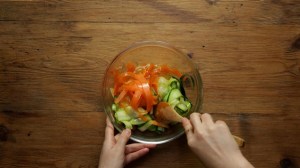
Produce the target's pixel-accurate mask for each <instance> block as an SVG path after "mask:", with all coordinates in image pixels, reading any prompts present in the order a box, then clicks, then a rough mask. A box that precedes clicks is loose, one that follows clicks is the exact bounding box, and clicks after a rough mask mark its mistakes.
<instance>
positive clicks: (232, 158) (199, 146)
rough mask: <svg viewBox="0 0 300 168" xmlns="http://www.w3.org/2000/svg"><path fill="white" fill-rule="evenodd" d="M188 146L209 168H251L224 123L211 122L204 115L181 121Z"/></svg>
mask: <svg viewBox="0 0 300 168" xmlns="http://www.w3.org/2000/svg"><path fill="white" fill-rule="evenodd" d="M182 125H183V127H184V129H185V133H186V136H187V141H188V145H189V147H190V148H191V150H192V151H193V152H194V153H195V154H196V155H197V156H198V157H199V159H200V160H201V161H202V162H203V164H204V165H205V166H206V167H209V168H236V167H243V168H250V167H251V168H253V166H252V165H251V164H250V163H249V162H248V161H247V159H246V158H245V157H244V156H243V154H242V153H241V151H240V149H239V147H238V146H237V144H236V142H235V141H234V138H233V136H232V134H231V133H230V131H229V128H228V126H227V125H226V123H225V122H224V121H216V122H215V123H214V122H213V119H212V117H211V116H210V115H209V114H207V113H205V114H203V115H201V114H200V113H193V114H191V116H190V120H188V119H187V118H183V119H182Z"/></svg>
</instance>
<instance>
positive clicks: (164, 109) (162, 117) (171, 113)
mask: <svg viewBox="0 0 300 168" xmlns="http://www.w3.org/2000/svg"><path fill="white" fill-rule="evenodd" d="M154 115H155V118H156V120H157V121H159V122H162V123H164V124H169V123H171V122H182V116H180V115H179V114H178V113H177V112H176V111H175V110H174V109H173V108H172V107H171V106H170V105H169V104H168V103H166V102H160V103H158V105H157V109H156V112H155V114H154ZM232 136H233V138H234V140H235V141H236V143H237V144H238V146H239V147H244V146H245V140H244V139H242V138H240V137H238V136H235V135H232Z"/></svg>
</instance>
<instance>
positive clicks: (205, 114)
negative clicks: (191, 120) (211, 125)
mask: <svg viewBox="0 0 300 168" xmlns="http://www.w3.org/2000/svg"><path fill="white" fill-rule="evenodd" d="M202 116H203V117H210V114H208V113H204V114H202Z"/></svg>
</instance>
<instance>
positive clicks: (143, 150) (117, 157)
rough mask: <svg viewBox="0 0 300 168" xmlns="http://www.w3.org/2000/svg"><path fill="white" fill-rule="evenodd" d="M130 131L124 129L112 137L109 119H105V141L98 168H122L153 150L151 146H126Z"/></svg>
mask: <svg viewBox="0 0 300 168" xmlns="http://www.w3.org/2000/svg"><path fill="white" fill-rule="evenodd" d="M130 135H131V131H130V130H129V129H125V130H124V131H123V132H122V133H121V134H118V135H116V136H114V127H113V125H112V123H111V122H110V121H109V119H108V118H107V119H106V128H105V139H104V142H103V147H102V152H101V155H100V162H99V168H108V167H109V168H122V167H124V166H125V165H126V164H128V163H130V162H132V161H133V160H136V159H138V158H140V157H142V156H144V155H145V154H147V153H148V152H149V149H150V148H154V147H155V145H153V144H141V143H133V144H128V145H126V143H127V142H128V140H129V138H130Z"/></svg>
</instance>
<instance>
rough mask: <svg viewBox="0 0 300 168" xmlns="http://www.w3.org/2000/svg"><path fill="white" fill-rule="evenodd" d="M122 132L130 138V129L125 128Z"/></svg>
mask: <svg viewBox="0 0 300 168" xmlns="http://www.w3.org/2000/svg"><path fill="white" fill-rule="evenodd" d="M124 131H125V133H126V135H128V136H130V134H131V130H130V129H128V128H126V129H125V130H124Z"/></svg>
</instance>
